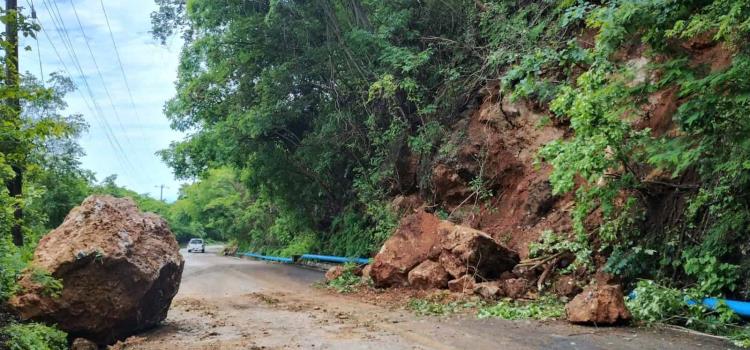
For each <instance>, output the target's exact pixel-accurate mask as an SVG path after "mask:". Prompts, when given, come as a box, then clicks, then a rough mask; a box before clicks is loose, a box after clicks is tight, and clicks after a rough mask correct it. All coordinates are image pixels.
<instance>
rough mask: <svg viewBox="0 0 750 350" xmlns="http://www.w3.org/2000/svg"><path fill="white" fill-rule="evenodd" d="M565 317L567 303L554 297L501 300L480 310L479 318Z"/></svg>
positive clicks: (547, 318) (535, 318) (537, 318)
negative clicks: (529, 299)
mask: <svg viewBox="0 0 750 350" xmlns="http://www.w3.org/2000/svg"><path fill="white" fill-rule="evenodd" d="M564 315H565V303H563V302H562V301H560V300H559V299H557V298H555V297H552V296H544V297H541V298H539V299H537V300H531V301H520V300H510V299H506V300H501V301H499V302H497V304H495V305H489V306H486V307H482V308H480V309H479V313H478V314H477V316H478V317H479V318H489V317H496V318H502V319H506V320H524V319H534V320H549V319H559V318H562V317H563V316H564Z"/></svg>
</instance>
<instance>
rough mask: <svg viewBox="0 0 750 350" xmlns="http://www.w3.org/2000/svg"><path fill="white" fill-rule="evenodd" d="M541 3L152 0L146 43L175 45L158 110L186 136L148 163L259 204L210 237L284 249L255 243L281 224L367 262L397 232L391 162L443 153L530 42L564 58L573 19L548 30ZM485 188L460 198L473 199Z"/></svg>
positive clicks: (201, 223) (272, 237)
mask: <svg viewBox="0 0 750 350" xmlns="http://www.w3.org/2000/svg"><path fill="white" fill-rule="evenodd" d="M553 3H554V2H552V1H546V0H545V1H535V2H530V3H521V2H518V1H510V0H503V1H492V2H486V4H484V5H483V7H482V8H478V6H477V4H476V3H475V2H473V1H471V0H450V1H430V2H426V3H415V2H382V1H372V0H355V1H350V0H346V1H340V0H334V1H323V2H307V1H284V2H279V1H259V2H252V3H243V4H235V3H231V4H229V3H227V2H225V1H206V0H195V1H190V2H186V1H180V0H158V1H157V5H158V6H159V9H158V11H156V12H155V13H154V14H152V22H153V26H154V28H153V33H154V36H155V37H156V38H157V39H159V40H161V41H162V42H164V41H165V40H166V38H167V37H168V36H170V35H173V34H175V33H182V34H183V37H184V38H186V39H187V41H186V46H185V47H184V49H183V52H182V59H181V64H180V68H179V72H178V82H177V94H176V96H175V97H174V98H173V99H172V100H170V101H169V102H168V103H167V104H166V106H165V111H166V114H167V116H168V117H169V118H170V120H171V121H172V126H173V127H174V128H175V129H177V130H182V131H190V132H191V133H190V135H191V136H190V137H189V138H188V139H186V140H185V141H182V142H178V143H174V144H172V145H171V146H170V148H169V149H167V150H164V151H162V152H161V155H162V157H163V158H164V160H165V161H166V162H167V163H168V164H169V165H170V166H171V167H172V168H173V169H174V170H175V172H176V174H177V175H178V176H181V177H184V178H196V177H197V178H201V179H202V180H203V181H207V179H209V178H210V177H211V175H210V174H208V173H209V172H210V169H215V168H221V167H230V168H232V169H235V170H236V171H237V172H238V173H239V174H242V184H243V186H244V187H246V190H247V192H249V193H252V194H253V195H254V196H257V198H253V199H252V200H250V201H249V202H252V203H253V204H252V206H257V209H260V208H264V209H267V211H266V212H261V211H260V210H255V209H252V210H250V211H252V212H253V214H250V213H243V214H234V213H231V214H232V215H237V216H236V217H241V218H242V219H240V221H241V222H242V223H243V224H244V225H243V226H244V227H243V229H242V230H237V229H235V230H234V232H232V233H224V234H225V235H230V236H231V237H236V238H237V239H238V240H239V241H240V242H244V243H243V244H244V245H245V246H247V247H252V248H253V249H256V250H268V251H271V250H278V249H279V248H281V247H282V246H283V245H284V244H290V242H292V240H290V239H288V237H284V235H283V234H282V233H281V232H280V231H278V230H277V231H276V232H275V233H273V234H271V233H268V232H267V231H268V230H270V228H271V226H272V225H274V223H275V222H276V221H279V220H280V222H279V224H278V225H277V227H278V228H284V229H292V228H294V229H295V231H291V232H290V234H292V235H303V236H307V235H310V234H314V235H315V236H316V237H317V241H318V242H319V243H320V246H319V248H320V249H326V250H327V251H329V252H337V254H345V255H369V254H371V253H373V252H374V251H375V250H376V249H377V246H378V244H379V243H380V242H382V241H383V240H385V239H386V238H387V237H388V236H389V235H390V233H391V231H392V229H393V227H394V226H395V224H396V220H397V217H396V215H395V214H394V213H393V212H392V211H391V210H390V208H389V206H388V205H387V203H388V197H390V196H392V195H393V194H394V193H395V192H397V191H400V190H404V189H400V188H399V178H398V175H399V174H398V171H397V169H396V168H397V161H398V160H399V158H402V157H404V156H405V153H406V152H410V153H411V154H413V155H416V156H419V157H420V159H428V158H429V157H432V156H433V154H434V153H435V152H436V151H437V150H443V152H445V151H450V147H447V148H442V147H441V143H443V142H444V140H443V139H444V137H445V130H446V129H447V127H448V126H450V125H452V124H453V123H454V122H455V120H456V119H457V116H458V115H459V113H460V112H461V111H462V110H463V109H464V108H465V106H466V103H467V101H469V100H470V99H471V98H474V97H472V95H473V93H474V91H476V90H477V89H478V88H479V87H481V86H483V85H485V84H486V81H487V80H488V79H495V78H496V77H497V74H498V71H499V70H501V69H502V68H503V67H504V66H505V65H507V64H509V63H514V62H516V61H517V60H518V59H519V58H521V57H524V56H526V55H532V54H533V53H534V52H535V51H536V50H537V46H538V45H539V43H540V42H541V43H545V46H546V44H547V43H549V45H548V46H549V48H550V50H544V52H550V53H551V52H556V50H555V49H556V48H559V47H563V48H566V47H568V46H569V45H568V44H567V39H565V40H561V39H560V38H562V37H566V33H567V31H568V30H569V29H568V28H567V27H568V26H574V25H576V23H577V20H576V19H575V18H574V16H569V17H570V19H569V21H568V22H569V24H567V25H566V26H559V25H556V24H555V20H556V19H557V18H560V17H561V16H562V15H563V14H564V12H563V9H565V8H562V7H560V8H558V7H555V6H553ZM571 11H572V10H571ZM529 28H531V29H530V30H528V29H529ZM579 51H580V50H576V49H575V48H573V46H571V49H570V50H562V51H561V54H560V55H558V56H559V57H557V56H555V57H554V58H551V59H550V64H549V66H552V65H555V64H556V65H561V64H562V63H560V62H567V61H568V60H580V59H581V58H580V57H579V56H580V52H579ZM553 61H554V62H553ZM544 65H545V67H546V66H547V64H546V63H544ZM528 74H530V75H535V74H536V73H528ZM540 74H541V73H540ZM526 81H530V80H529V79H527V80H526ZM420 178H425V176H420ZM483 181H484V179H483V178H482V176H477V177H476V180H475V181H474V182H473V183H472V185H473V186H474V187H475V189H476V193H477V196H478V197H481V199H486V198H488V197H489V195H490V194H491V193H490V192H489V191H487V190H486V187H487V186H486V184H485V183H483ZM423 182H425V183H422V184H421V185H422V186H423V187H424V186H429V185H428V184H426V181H423ZM246 203H247V202H246ZM180 206H182V204H180ZM186 206H187V205H186ZM183 209H185V210H186V211H188V210H187V208H183ZM179 216H180V218H181V220H182V219H185V220H182V221H180V224H179V225H178V226H179V229H178V230H180V231H182V230H183V229H184V231H185V232H186V233H185V234H184V235H188V233H187V232H190V233H189V234H190V235H200V234H202V233H203V231H202V230H204V229H205V228H206V225H205V222H206V221H205V218H200V219H196V218H197V216H196V215H183V214H180V215H179ZM357 216H358V217H357ZM191 220H193V221H191ZM285 222H286V223H289V224H285ZM291 223H294V224H291ZM237 227H238V226H237ZM206 234H208V233H206ZM209 235H210V234H209ZM181 237H182V235H181Z"/></svg>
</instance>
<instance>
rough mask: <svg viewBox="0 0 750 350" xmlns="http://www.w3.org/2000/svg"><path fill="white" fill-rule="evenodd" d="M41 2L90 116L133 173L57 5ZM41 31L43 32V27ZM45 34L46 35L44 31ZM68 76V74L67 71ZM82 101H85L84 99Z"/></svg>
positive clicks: (122, 163) (118, 156)
mask: <svg viewBox="0 0 750 350" xmlns="http://www.w3.org/2000/svg"><path fill="white" fill-rule="evenodd" d="M42 1H43V3H44V7H45V9H46V10H47V13H48V14H49V15H50V18H51V19H52V24H53V26H54V27H55V30H56V31H57V33H58V36H59V37H60V39H61V41H62V43H63V46H64V47H65V49H66V51H67V53H68V56H69V57H70V58H71V61H72V63H73V67H74V68H75V69H76V70H77V71H78V73H79V75H80V79H81V81H82V82H83V85H84V87H85V90H86V93H87V94H88V96H89V98H90V100H91V103H92V104H93V111H92V112H93V113H92V115H93V117H94V119H97V121H98V122H99V124H100V125H101V126H102V130H103V131H104V134H105V136H106V137H107V140H108V142H109V143H110V146H111V147H112V150H113V151H114V153H115V155H116V158H117V160H118V162H120V165H121V166H122V168H123V170H124V171H125V172H128V173H131V171H134V170H135V168H134V167H133V165H132V163H131V162H130V160H129V159H128V157H127V155H126V154H125V151H124V150H123V148H122V145H121V144H120V142H119V140H118V139H117V136H115V133H114V131H113V130H112V127H111V126H110V125H109V123H108V122H107V120H106V118H104V113H103V111H102V109H101V107H100V106H99V104H98V103H97V101H96V98H95V97H94V93H93V91H92V89H91V86H90V85H89V83H88V79H87V78H86V74H85V73H84V71H83V67H82V66H81V63H80V61H79V60H78V55H77V54H76V51H75V48H74V46H73V42H72V41H71V40H70V35H69V34H68V30H67V27H66V26H65V22H64V20H63V19H62V16H61V15H60V12H59V8H57V4H56V3H54V1H52V3H53V4H54V5H55V6H54V7H53V6H50V5H49V4H48V3H47V0H42ZM55 10H57V11H55ZM42 29H43V30H44V28H43V27H42ZM45 34H46V31H45ZM46 36H47V39H48V40H49V41H50V43H51V44H52V46H53V47H54V44H53V41H52V40H51V37H50V36H49V35H46ZM58 58H59V59H60V60H61V62H64V60H62V57H59V52H58ZM63 64H64V63H63ZM66 70H67V68H66ZM68 74H70V71H69V70H68ZM71 76H72V75H71ZM83 100H84V101H86V99H85V98H84V99H83ZM87 107H88V108H89V110H91V106H89V105H88V103H87ZM131 169H132V170H131ZM131 174H132V173H131Z"/></svg>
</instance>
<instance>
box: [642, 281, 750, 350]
mask: <svg viewBox="0 0 750 350" xmlns="http://www.w3.org/2000/svg"><path fill="white" fill-rule="evenodd" d="M633 295H634V297H632V298H629V300H628V301H627V306H628V309H629V310H630V311H631V313H632V314H633V317H634V318H635V319H636V320H638V321H641V322H643V323H645V324H657V323H668V324H676V325H680V326H687V327H690V328H693V329H697V330H699V331H702V332H709V333H714V334H725V335H728V336H729V337H730V338H731V339H732V340H733V341H734V342H735V343H736V344H737V345H738V346H743V347H747V346H748V340H750V337H749V335H750V333H748V331H749V330H750V329H748V326H747V325H746V324H745V323H744V322H742V320H741V319H740V318H739V316H737V314H735V313H734V311H732V310H731V309H729V308H728V307H727V306H726V304H723V303H720V304H719V306H718V307H717V308H716V309H715V310H711V309H709V308H707V307H705V306H704V305H703V304H702V303H699V302H688V301H690V300H692V301H697V300H703V297H704V296H705V293H704V292H703V290H701V289H699V288H691V289H687V290H678V289H674V288H669V287H665V286H662V285H659V284H657V283H655V282H654V281H648V280H641V281H639V282H638V284H637V286H636V288H635V289H634V290H633Z"/></svg>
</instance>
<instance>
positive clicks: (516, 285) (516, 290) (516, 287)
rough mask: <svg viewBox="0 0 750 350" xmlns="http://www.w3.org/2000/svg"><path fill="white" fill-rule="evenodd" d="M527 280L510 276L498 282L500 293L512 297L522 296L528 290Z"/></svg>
mask: <svg viewBox="0 0 750 350" xmlns="http://www.w3.org/2000/svg"><path fill="white" fill-rule="evenodd" d="M528 284H529V282H528V281H527V280H526V279H525V278H510V279H507V280H504V281H502V282H501V284H500V288H501V289H502V293H503V294H504V295H505V296H506V297H508V298H512V299H518V298H522V297H523V296H525V295H526V291H528Z"/></svg>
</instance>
